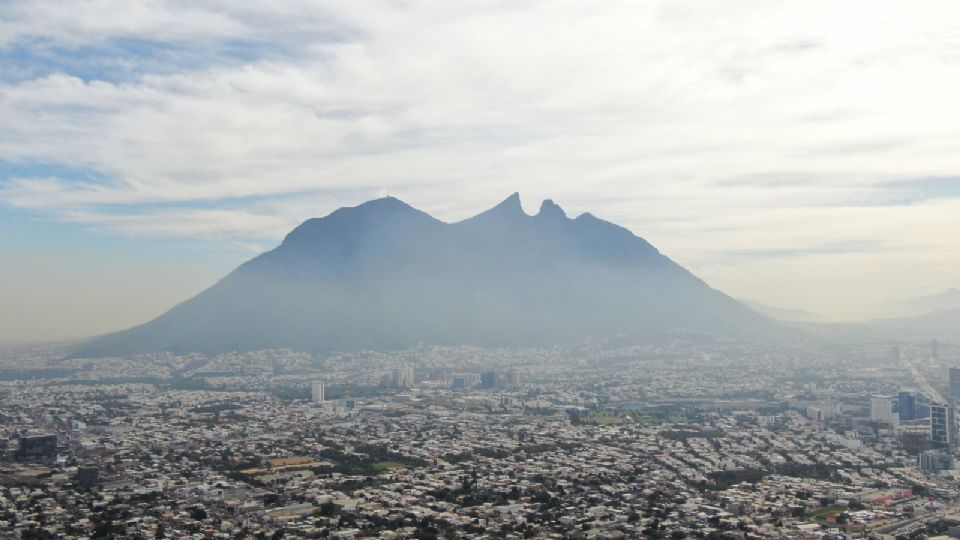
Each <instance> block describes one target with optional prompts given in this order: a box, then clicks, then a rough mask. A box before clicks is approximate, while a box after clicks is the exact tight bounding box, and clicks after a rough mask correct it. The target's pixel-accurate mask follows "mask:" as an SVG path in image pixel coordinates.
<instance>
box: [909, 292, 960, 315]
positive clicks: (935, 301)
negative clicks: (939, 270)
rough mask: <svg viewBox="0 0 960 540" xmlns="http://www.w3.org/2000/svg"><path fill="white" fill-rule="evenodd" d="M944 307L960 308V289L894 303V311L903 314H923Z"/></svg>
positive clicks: (948, 308)
mask: <svg viewBox="0 0 960 540" xmlns="http://www.w3.org/2000/svg"><path fill="white" fill-rule="evenodd" d="M943 309H947V310H950V309H960V289H955V288H951V289H947V290H945V291H943V292H940V293H937V294H932V295H929V296H921V297H919V298H911V299H909V300H903V301H901V302H897V303H896V304H894V311H895V312H896V313H898V314H899V315H901V316H911V315H922V314H924V313H930V312H933V311H938V310H943Z"/></svg>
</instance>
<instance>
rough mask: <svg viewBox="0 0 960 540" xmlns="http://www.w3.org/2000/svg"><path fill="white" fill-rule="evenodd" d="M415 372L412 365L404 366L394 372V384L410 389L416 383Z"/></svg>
mask: <svg viewBox="0 0 960 540" xmlns="http://www.w3.org/2000/svg"><path fill="white" fill-rule="evenodd" d="M414 376H415V372H414V370H413V366H412V365H411V364H403V365H402V366H400V367H398V368H397V369H395V370H394V372H393V384H394V385H396V386H399V387H401V388H410V387H412V386H413V385H414V383H415V379H414Z"/></svg>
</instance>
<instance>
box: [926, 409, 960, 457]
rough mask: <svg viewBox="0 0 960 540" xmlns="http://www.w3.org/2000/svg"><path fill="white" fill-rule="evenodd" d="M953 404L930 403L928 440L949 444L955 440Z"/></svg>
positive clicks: (939, 443) (938, 443) (944, 444)
mask: <svg viewBox="0 0 960 540" xmlns="http://www.w3.org/2000/svg"><path fill="white" fill-rule="evenodd" d="M956 440H957V434H956V429H955V427H954V417H953V406H952V405H948V404H945V403H938V404H934V405H930V441H931V442H933V443H934V444H937V445H943V446H949V445H952V444H954V443H955V442H956Z"/></svg>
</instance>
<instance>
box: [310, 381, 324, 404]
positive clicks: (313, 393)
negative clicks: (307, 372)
mask: <svg viewBox="0 0 960 540" xmlns="http://www.w3.org/2000/svg"><path fill="white" fill-rule="evenodd" d="M310 397H311V398H312V399H313V401H314V403H320V402H322V401H323V381H313V386H311V388H310Z"/></svg>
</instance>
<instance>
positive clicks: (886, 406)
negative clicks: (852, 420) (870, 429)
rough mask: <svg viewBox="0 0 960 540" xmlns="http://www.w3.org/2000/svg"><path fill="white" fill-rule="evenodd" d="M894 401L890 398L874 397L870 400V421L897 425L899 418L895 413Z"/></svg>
mask: <svg viewBox="0 0 960 540" xmlns="http://www.w3.org/2000/svg"><path fill="white" fill-rule="evenodd" d="M893 403H894V399H893V398H892V397H889V396H872V397H871V398H870V420H873V421H874V422H882V423H885V424H894V425H896V424H897V416H896V414H895V413H894V412H893Z"/></svg>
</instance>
